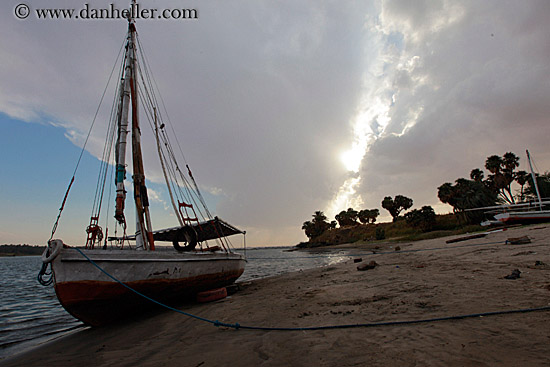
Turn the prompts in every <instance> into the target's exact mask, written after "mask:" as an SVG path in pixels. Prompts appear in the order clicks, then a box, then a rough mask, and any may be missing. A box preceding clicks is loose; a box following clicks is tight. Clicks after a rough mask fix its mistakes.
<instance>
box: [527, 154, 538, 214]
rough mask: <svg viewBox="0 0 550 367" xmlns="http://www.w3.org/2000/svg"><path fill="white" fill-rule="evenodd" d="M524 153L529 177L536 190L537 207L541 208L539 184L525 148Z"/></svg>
mask: <svg viewBox="0 0 550 367" xmlns="http://www.w3.org/2000/svg"><path fill="white" fill-rule="evenodd" d="M525 153H527V161H528V162H529V169H531V177H532V178H533V184H534V185H535V190H536V192H537V198H538V199H539V208H540V210H542V199H541V197H540V191H539V185H538V183H537V177H536V176H535V171H533V166H532V164H531V155H529V151H528V150H525Z"/></svg>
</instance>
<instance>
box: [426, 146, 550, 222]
mask: <svg viewBox="0 0 550 367" xmlns="http://www.w3.org/2000/svg"><path fill="white" fill-rule="evenodd" d="M519 160H520V159H519V157H518V156H517V155H515V154H514V153H512V152H507V153H505V154H504V155H503V156H502V157H501V156H498V155H492V156H490V157H487V159H486V160H485V169H486V170H487V171H488V174H487V175H485V172H483V171H482V170H481V169H480V168H474V169H473V170H472V171H471V172H470V179H466V178H458V179H456V180H455V182H454V184H452V183H450V182H446V183H444V184H443V185H441V186H439V187H438V189H437V190H438V192H437V196H438V198H439V200H440V201H441V202H443V203H446V204H449V205H450V206H452V207H453V212H454V213H455V214H456V215H457V217H458V218H459V220H461V221H463V222H465V223H478V222H480V221H481V220H482V217H483V212H482V211H470V210H469V209H475V208H482V207H487V206H494V205H501V204H517V203H521V202H525V201H528V200H532V199H534V198H536V191H535V188H534V182H533V178H532V176H531V175H530V174H528V173H527V172H526V171H523V170H519V169H518V168H519ZM535 177H536V180H537V184H538V186H539V190H540V194H541V196H542V197H549V196H550V174H549V173H548V172H547V173H545V174H543V175H539V174H536V176H535ZM514 183H515V184H517V186H518V188H516V190H514V188H513V184H514Z"/></svg>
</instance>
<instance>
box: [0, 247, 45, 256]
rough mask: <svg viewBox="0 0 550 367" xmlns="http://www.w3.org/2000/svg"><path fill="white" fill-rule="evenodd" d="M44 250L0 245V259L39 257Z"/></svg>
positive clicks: (42, 248) (41, 248)
mask: <svg viewBox="0 0 550 367" xmlns="http://www.w3.org/2000/svg"><path fill="white" fill-rule="evenodd" d="M44 248H45V246H36V245H0V257H14V256H40V255H42V253H43V252H44Z"/></svg>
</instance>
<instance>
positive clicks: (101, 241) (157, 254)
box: [38, 18, 246, 326]
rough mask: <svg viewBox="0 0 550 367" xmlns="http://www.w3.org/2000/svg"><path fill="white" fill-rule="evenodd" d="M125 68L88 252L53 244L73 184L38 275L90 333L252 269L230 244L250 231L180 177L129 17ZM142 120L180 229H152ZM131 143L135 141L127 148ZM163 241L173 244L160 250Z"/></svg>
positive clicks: (184, 172) (189, 177) (185, 173)
mask: <svg viewBox="0 0 550 367" xmlns="http://www.w3.org/2000/svg"><path fill="white" fill-rule="evenodd" d="M121 59H122V64H121V68H120V79H119V80H120V83H118V85H117V91H116V93H115V97H114V103H113V105H114V108H113V109H112V111H113V112H112V114H111V123H110V124H109V129H108V132H107V139H106V141H107V143H106V145H105V148H104V156H103V158H102V159H101V160H100V162H101V168H100V179H99V180H98V188H97V191H96V197H95V199H94V204H93V207H94V208H93V211H92V215H91V219H90V224H89V225H88V227H87V228H86V233H87V238H86V245H85V246H84V247H73V246H69V245H67V244H65V243H64V242H63V240H62V239H54V234H55V232H56V229H57V225H58V222H59V219H60V217H61V213H62V211H63V208H64V206H65V202H66V200H67V196H68V194H69V191H70V189H71V186H72V184H73V182H74V175H73V178H72V180H71V183H70V184H69V188H68V189H67V192H66V194H65V197H64V199H63V204H62V206H61V209H60V211H59V215H58V216H57V220H56V222H55V224H54V228H53V230H52V235H51V237H50V239H49V241H48V245H47V247H46V249H45V251H44V253H43V255H42V260H43V265H42V269H41V271H40V274H39V276H38V279H39V281H40V282H41V283H42V284H44V285H49V284H52V283H53V284H54V288H55V292H56V295H57V298H58V300H59V302H60V303H61V305H62V306H63V307H64V308H65V310H66V311H68V312H69V313H70V314H71V315H72V316H74V317H75V318H77V319H79V320H81V321H82V322H84V323H85V324H87V325H90V326H102V325H106V324H109V323H112V322H114V321H117V320H120V319H121V318H123V317H124V316H126V315H130V314H135V313H137V312H142V311H143V310H144V309H146V308H148V307H149V306H151V305H154V303H153V302H151V300H154V302H160V303H171V302H177V301H181V300H184V299H186V298H189V297H193V296H195V295H196V294H197V293H198V292H204V291H208V290H212V289H218V288H222V287H226V286H228V285H231V284H232V283H234V282H235V280H237V279H238V278H239V277H240V276H241V274H242V273H243V272H244V267H245V262H246V260H245V258H244V256H242V255H241V254H239V253H236V252H235V251H234V249H233V248H232V245H231V242H230V241H229V240H228V238H227V237H228V236H231V235H235V234H243V235H244V234H245V232H244V231H242V230H240V229H238V228H236V227H234V226H232V225H230V224H229V223H227V222H225V221H223V220H222V219H220V218H218V217H214V216H212V214H211V213H210V211H209V210H208V208H207V206H206V201H205V200H204V198H203V196H202V194H201V192H200V190H199V186H198V185H197V183H196V181H195V178H194V177H193V174H192V172H191V169H190V168H189V165H188V164H186V165H185V168H182V167H180V166H179V165H178V163H177V161H176V158H175V157H176V154H175V151H176V149H174V148H173V146H174V145H173V143H172V140H170V138H169V135H168V133H167V130H168V129H167V127H166V123H165V122H163V121H164V119H163V117H162V115H163V114H161V113H160V111H161V108H159V105H161V106H162V105H163V103H162V104H159V103H158V102H157V101H158V99H159V97H158V96H157V92H156V91H155V90H154V89H153V87H154V86H155V85H156V84H155V83H153V82H151V72H150V70H149V68H148V66H147V63H146V59H145V57H144V56H143V53H142V47H141V43H140V41H139V38H138V35H137V31H136V26H135V21H134V19H132V18H130V19H128V32H127V37H126V40H125V48H124V57H122V58H121ZM141 105H143V108H140V106H141ZM130 112H131V113H130ZM141 116H145V117H146V118H147V119H148V120H149V125H150V126H151V127H152V129H151V130H152V131H153V135H154V140H156V143H157V151H158V156H159V160H160V166H161V168H162V171H163V174H164V180H165V182H166V185H167V188H168V193H169V196H170V201H171V204H172V209H173V211H174V215H175V218H177V220H178V222H179V223H178V224H179V225H177V226H175V227H171V228H166V229H160V230H154V229H153V221H152V219H153V218H152V215H151V212H150V209H149V199H148V191H147V187H146V179H145V169H144V165H143V159H142V149H141V127H142V126H141V125H142V124H140V117H141ZM130 117H131V118H130ZM143 125H145V124H143ZM172 131H173V129H172ZM128 135H130V136H131V142H128V141H127V136H128ZM127 145H131V154H132V178H133V185H132V188H131V189H129V188H127V187H125V180H126V168H127V166H128V162H127V160H126V146H127ZM178 145H179V143H178ZM113 146H114V149H112V148H113ZM83 149H84V148H83ZM182 155H183V153H182ZM183 158H184V159H185V157H183ZM113 161H114V164H113ZM77 167H78V165H77ZM75 172H76V170H75ZM109 172H111V175H112V176H114V177H111V179H112V178H114V181H115V185H114V187H115V190H116V198H115V200H114V212H115V215H114V217H115V219H116V223H115V235H114V236H110V237H109V236H107V234H108V233H107V232H108V230H109V228H108V227H106V233H105V236H104V233H103V228H102V227H101V226H100V225H99V224H100V214H101V208H102V203H103V201H108V202H110V201H109V200H104V199H103V197H104V193H105V191H108V190H107V189H106V188H105V182H106V181H108V180H107V178H108V176H109ZM128 190H132V191H133V195H132V196H133V199H134V200H133V204H134V206H135V217H136V221H135V223H136V224H135V226H136V227H135V228H136V231H135V234H133V235H129V234H127V233H126V232H127V228H128V227H127V222H126V219H127V218H126V211H127V210H126V209H127V208H125V206H126V205H125V204H126V194H127V191H128ZM113 196H114V195H113ZM103 206H104V205H103ZM119 230H120V232H119ZM162 242H168V244H169V245H168V246H162ZM170 243H171V245H170ZM48 267H51V270H48Z"/></svg>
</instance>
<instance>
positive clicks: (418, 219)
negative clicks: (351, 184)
mask: <svg viewBox="0 0 550 367" xmlns="http://www.w3.org/2000/svg"><path fill="white" fill-rule="evenodd" d="M519 160H520V159H519V157H518V156H517V155H515V154H514V153H512V152H507V153H505V154H504V155H503V156H502V157H501V156H498V155H492V156H490V157H487V159H486V160H485V169H486V170H487V171H488V173H487V175H486V174H485V172H484V171H483V170H481V169H479V168H474V169H473V170H472V171H471V172H470V179H466V178H458V179H456V180H455V182H454V184H453V183H449V182H446V183H444V184H443V185H441V186H439V187H438V188H437V190H438V193H437V196H438V198H439V200H440V201H441V202H443V203H445V204H449V205H450V206H452V207H453V212H454V213H455V215H456V216H457V217H458V219H459V221H460V222H461V223H463V224H479V223H480V222H481V221H482V219H483V212H482V211H468V209H475V208H482V207H487V206H493V205H498V204H515V203H518V202H525V201H526V200H530V199H533V198H534V197H536V193H535V189H534V183H533V178H532V176H531V175H530V174H528V173H527V172H526V171H523V170H519V169H518V168H519ZM536 180H537V184H538V187H539V190H540V194H541V196H542V197H550V173H548V172H547V173H545V174H543V175H536ZM514 183H515V184H517V186H518V188H517V189H516V190H514V187H513V185H514ZM381 206H382V208H384V209H386V210H387V211H388V212H389V213H390V215H391V216H392V218H393V221H394V222H395V221H397V220H399V219H404V220H406V222H407V223H408V224H409V225H411V226H413V227H415V228H418V229H420V230H422V231H424V232H427V231H430V230H431V229H433V228H434V226H435V223H436V214H435V211H434V209H433V208H432V207H431V206H423V207H422V208H421V209H414V210H412V211H410V212H408V213H406V214H404V215H403V216H402V217H400V214H401V213H403V212H405V211H406V210H408V209H410V208H411V207H412V206H413V200H412V199H411V198H408V197H406V196H403V195H396V196H395V198H392V197H391V196H386V197H385V198H384V199H383V200H382V202H381ZM379 215H380V211H379V210H378V209H363V210H359V211H357V210H355V209H353V208H348V209H347V210H343V211H341V212H340V213H338V214H336V216H335V217H334V219H335V220H332V221H330V222H329V221H328V218H327V217H326V215H325V214H324V213H323V212H322V211H316V212H315V213H314V214H313V218H312V219H311V220H308V221H305V222H304V223H303V225H302V229H303V230H304V231H305V234H306V236H307V237H308V238H309V239H310V240H311V239H313V238H316V237H318V236H320V235H321V234H323V233H324V232H325V231H327V230H331V229H334V228H336V227H337V226H340V227H347V226H359V225H369V224H374V223H375V222H376V219H377V218H378V216H379Z"/></svg>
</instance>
